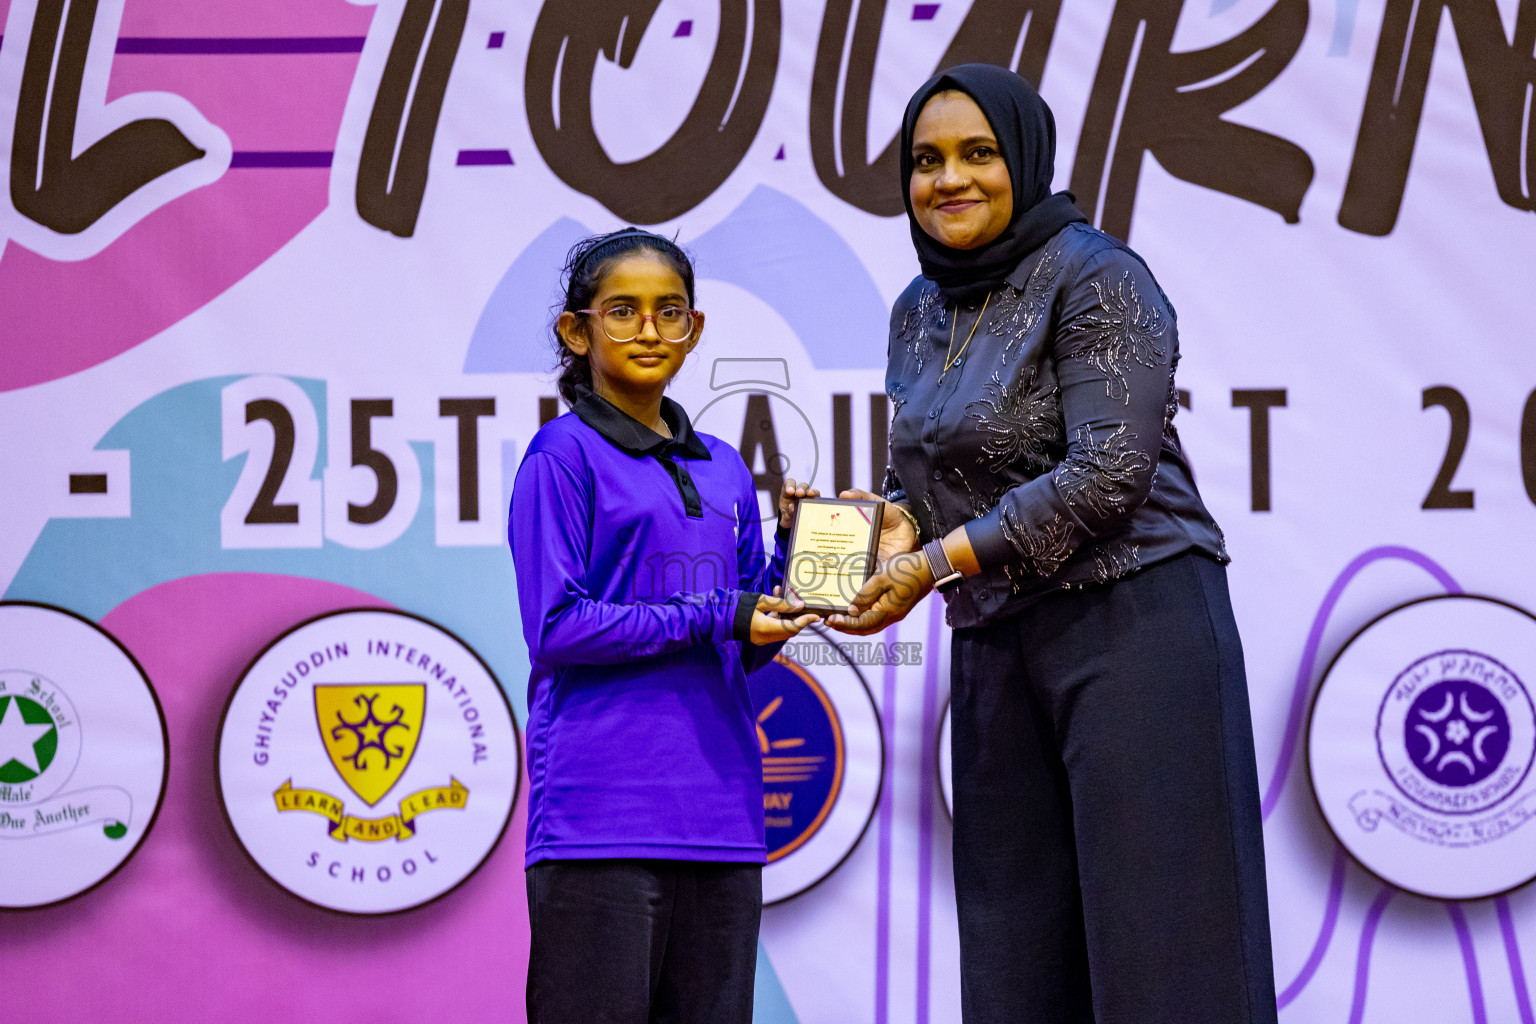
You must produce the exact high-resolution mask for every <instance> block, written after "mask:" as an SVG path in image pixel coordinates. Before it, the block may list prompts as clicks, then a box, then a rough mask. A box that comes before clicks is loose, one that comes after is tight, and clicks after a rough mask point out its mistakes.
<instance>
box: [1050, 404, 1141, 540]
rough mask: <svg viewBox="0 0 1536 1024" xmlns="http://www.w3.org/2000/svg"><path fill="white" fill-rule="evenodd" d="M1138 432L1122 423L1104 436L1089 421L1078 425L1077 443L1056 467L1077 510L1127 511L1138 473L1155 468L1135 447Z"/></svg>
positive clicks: (1059, 482)
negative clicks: (1133, 432) (1098, 435)
mask: <svg viewBox="0 0 1536 1024" xmlns="http://www.w3.org/2000/svg"><path fill="white" fill-rule="evenodd" d="M1135 437H1136V435H1134V434H1132V433H1130V428H1129V427H1128V426H1127V425H1126V424H1124V423H1122V424H1120V426H1119V427H1118V428H1117V429H1116V430H1115V432H1114V433H1113V434H1110V435H1109V436H1108V437H1106V438H1105V439H1104V440H1102V441H1101V440H1099V439H1097V438H1095V437H1094V436H1093V428H1092V427H1090V426H1088V425H1087V424H1086V423H1085V424H1083V425H1082V426H1081V427H1078V428H1077V443H1076V445H1074V446H1073V447H1072V448H1071V449H1070V450H1069V451H1068V452H1067V457H1066V458H1065V459H1063V460H1062V461H1061V465H1060V466H1057V467H1056V486H1057V488H1059V489H1060V491H1061V496H1062V498H1063V499H1064V500H1065V501H1066V503H1067V504H1068V505H1070V506H1071V507H1072V509H1073V510H1074V511H1077V512H1078V513H1079V514H1081V513H1082V512H1092V513H1093V514H1094V515H1096V516H1099V517H1101V518H1108V517H1109V516H1111V515H1114V514H1116V513H1119V512H1123V511H1125V509H1126V507H1127V505H1128V503H1129V500H1130V496H1131V494H1132V493H1133V491H1134V490H1135V487H1136V474H1138V473H1144V472H1146V471H1147V470H1149V469H1151V468H1152V460H1151V459H1150V458H1148V457H1147V454H1146V453H1145V452H1141V451H1138V450H1136V449H1135V448H1132V447H1131V446H1130V442H1131V441H1133V440H1135Z"/></svg>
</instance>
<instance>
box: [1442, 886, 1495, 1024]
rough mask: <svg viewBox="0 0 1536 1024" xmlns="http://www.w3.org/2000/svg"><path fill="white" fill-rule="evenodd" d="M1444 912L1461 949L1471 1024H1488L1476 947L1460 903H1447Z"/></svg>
mask: <svg viewBox="0 0 1536 1024" xmlns="http://www.w3.org/2000/svg"><path fill="white" fill-rule="evenodd" d="M1445 912H1446V913H1447V914H1449V915H1451V925H1452V926H1453V927H1455V929H1456V944H1457V945H1458V946H1460V947H1461V966H1462V967H1464V968H1465V969H1466V972H1467V994H1468V995H1469V996H1471V998H1472V1024H1488V1011H1487V1009H1486V1008H1485V1007H1484V1006H1483V979H1482V976H1481V975H1480V974H1479V973H1478V970H1477V947H1475V946H1473V945H1472V930H1471V929H1470V928H1468V927H1467V915H1466V914H1464V913H1462V910H1461V904H1460V903H1455V902H1451V903H1447V904H1446V905H1445Z"/></svg>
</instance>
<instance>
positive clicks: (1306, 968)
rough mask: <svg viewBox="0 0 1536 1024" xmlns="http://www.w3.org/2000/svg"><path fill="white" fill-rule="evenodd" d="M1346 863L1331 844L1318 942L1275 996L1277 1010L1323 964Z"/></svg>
mask: <svg viewBox="0 0 1536 1024" xmlns="http://www.w3.org/2000/svg"><path fill="white" fill-rule="evenodd" d="M1348 863H1349V858H1348V857H1346V856H1345V855H1344V847H1342V846H1340V845H1339V844H1338V843H1334V844H1333V874H1332V875H1331V876H1330V877H1329V879H1328V902H1327V903H1326V904H1325V906H1324V909H1323V928H1322V931H1320V932H1318V933H1317V941H1316V942H1314V943H1313V944H1312V952H1311V953H1310V954H1308V955H1307V962H1306V963H1304V964H1302V965H1301V971H1300V972H1299V973H1298V974H1297V975H1296V977H1295V979H1294V980H1293V981H1292V982H1291V983H1290V984H1289V985H1287V986H1285V991H1284V992H1281V993H1280V995H1279V997H1278V998H1276V999H1275V1009H1277V1010H1283V1009H1285V1008H1286V1007H1287V1006H1289V1005H1290V1004H1291V1001H1292V1000H1294V999H1295V998H1296V997H1297V996H1299V995H1301V990H1302V989H1304V988H1306V987H1307V985H1308V984H1309V983H1310V982H1311V981H1312V976H1313V975H1314V974H1316V973H1317V969H1318V968H1319V967H1321V966H1322V965H1323V954H1324V953H1326V952H1328V944H1329V943H1330V942H1332V941H1333V929H1334V927H1335V926H1336V925H1337V924H1338V923H1339V907H1340V905H1342V904H1343V902H1344V868H1345V866H1346V865H1348Z"/></svg>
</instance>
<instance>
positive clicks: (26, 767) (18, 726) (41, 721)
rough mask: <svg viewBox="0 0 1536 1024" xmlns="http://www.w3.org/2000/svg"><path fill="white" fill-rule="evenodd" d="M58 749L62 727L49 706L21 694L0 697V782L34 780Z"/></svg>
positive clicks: (44, 769) (13, 782)
mask: <svg viewBox="0 0 1536 1024" xmlns="http://www.w3.org/2000/svg"><path fill="white" fill-rule="evenodd" d="M58 750H59V730H58V729H57V728H55V727H54V724H53V716H52V715H50V714H49V713H48V710H47V709H46V708H44V707H43V706H42V705H41V704H39V703H38V702H37V701H35V700H31V699H29V698H27V697H22V696H20V695H19V694H12V695H7V696H4V697H0V782H4V783H11V784H15V783H19V782H31V781H32V780H33V779H35V778H37V777H38V776H39V775H41V774H43V772H45V771H47V770H48V766H49V765H50V764H52V763H53V757H54V755H55V754H57V753H58Z"/></svg>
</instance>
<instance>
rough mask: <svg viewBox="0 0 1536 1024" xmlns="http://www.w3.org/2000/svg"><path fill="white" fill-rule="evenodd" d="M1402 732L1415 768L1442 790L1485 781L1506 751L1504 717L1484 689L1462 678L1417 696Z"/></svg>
mask: <svg viewBox="0 0 1536 1024" xmlns="http://www.w3.org/2000/svg"><path fill="white" fill-rule="evenodd" d="M1403 732H1404V736H1403V742H1404V743H1405V744H1406V745H1407V747H1408V755H1409V756H1410V757H1412V758H1413V763H1414V764H1415V765H1417V766H1418V769H1419V771H1421V772H1423V773H1424V774H1425V775H1426V776H1428V777H1429V778H1430V779H1433V780H1434V781H1435V782H1437V783H1439V784H1440V785H1442V786H1470V785H1473V784H1475V783H1478V782H1481V781H1483V780H1484V779H1486V778H1487V777H1488V776H1490V775H1492V774H1493V772H1494V770H1495V769H1496V768H1498V766H1499V765H1500V764H1502V763H1503V761H1504V755H1505V754H1506V753H1508V751H1509V715H1508V713H1507V712H1505V710H1504V708H1503V706H1502V705H1501V704H1500V703H1499V701H1498V699H1497V698H1496V697H1494V696H1493V695H1492V694H1491V693H1489V692H1488V691H1487V690H1486V689H1484V688H1483V687H1481V686H1479V685H1477V684H1476V683H1473V682H1471V681H1470V680H1465V679H1447V680H1444V681H1443V682H1438V683H1436V684H1435V685H1433V686H1431V687H1428V688H1427V689H1425V690H1424V692H1423V693H1421V694H1419V695H1418V697H1417V698H1415V699H1414V702H1413V706H1412V707H1411V708H1410V709H1409V711H1408V717H1407V720H1406V721H1405V722H1404V723H1403Z"/></svg>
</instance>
